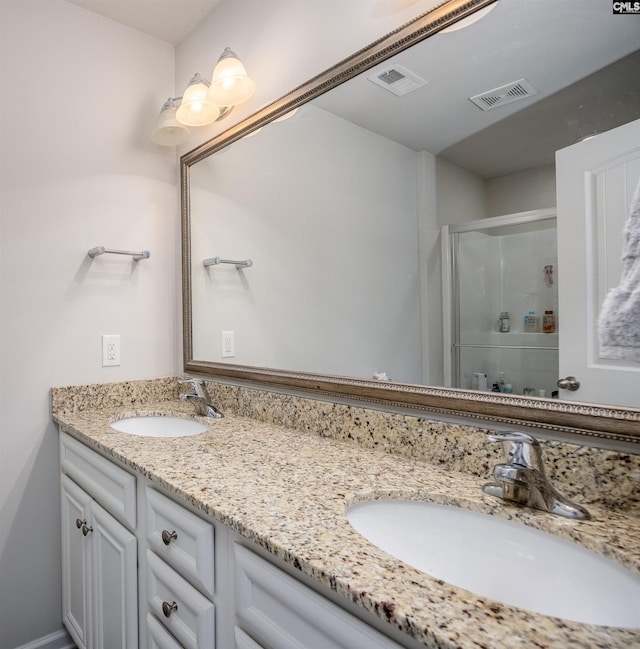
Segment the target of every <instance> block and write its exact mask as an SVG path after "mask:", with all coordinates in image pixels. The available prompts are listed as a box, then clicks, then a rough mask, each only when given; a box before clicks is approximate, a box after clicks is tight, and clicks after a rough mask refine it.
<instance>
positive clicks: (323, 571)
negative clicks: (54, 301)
mask: <svg viewBox="0 0 640 649" xmlns="http://www.w3.org/2000/svg"><path fill="white" fill-rule="evenodd" d="M191 412H192V406H191V405H190V404H186V403H183V402H180V401H175V402H174V401H164V402H160V403H157V404H155V405H151V406H146V407H142V408H128V409H127V408H122V407H116V408H102V409H87V410H84V411H81V412H74V413H71V414H69V413H65V412H58V413H56V412H54V420H55V421H56V422H57V423H58V424H60V426H61V428H62V430H64V431H65V432H67V433H69V434H71V435H72V436H74V437H76V438H77V439H79V440H80V441H82V442H85V443H86V444H88V445H89V446H92V447H93V448H95V449H97V450H99V451H101V452H102V453H104V454H105V455H107V456H109V457H112V458H115V459H117V460H119V461H120V462H122V463H124V464H125V465H127V466H129V467H131V468H132V469H134V470H136V471H138V472H140V473H142V474H143V475H145V476H147V477H148V478H149V479H150V480H152V481H153V482H154V483H156V484H158V485H161V486H162V487H164V488H166V489H167V490H169V491H170V492H172V493H174V494H175V495H176V496H177V497H179V498H181V499H183V500H186V501H187V502H189V503H191V504H192V505H194V506H195V507H196V508H198V509H200V510H201V511H203V512H205V513H206V514H208V515H210V516H212V517H214V518H215V519H217V520H218V521H220V522H222V523H224V524H226V525H228V526H230V527H231V528H232V529H234V530H236V531H237V532H239V533H240V534H241V535H243V536H244V537H246V538H248V539H250V540H252V541H254V542H255V543H257V544H258V545H260V546H261V547H263V548H265V549H266V550H268V551H269V552H271V553H272V554H273V555H275V556H277V557H280V558H281V559H283V560H284V561H286V562H288V563H290V564H293V565H295V566H296V567H297V568H299V569H300V570H301V571H302V572H303V573H305V574H306V575H308V576H310V577H312V578H314V579H316V580H317V581H318V582H321V583H322V584H324V585H326V586H328V587H330V588H331V589H332V590H334V591H335V592H337V593H338V594H340V595H342V596H344V597H346V598H348V599H349V600H351V601H353V602H355V603H356V604H357V605H359V606H361V607H363V608H364V609H366V610H368V611H371V612H372V613H374V614H375V615H377V616H378V617H379V618H381V619H383V620H386V621H388V622H389V623H391V624H392V625H394V626H395V627H397V628H399V629H401V630H403V631H404V632H405V633H407V634H408V635H409V636H411V637H413V638H415V639H416V640H417V641H418V642H420V643H422V644H424V645H425V646H427V647H438V648H442V649H444V648H447V649H454V648H456V649H457V648H461V649H467V648H469V649H470V648H476V649H477V648H478V647H485V648H491V649H507V648H515V647H517V648H529V647H545V649H550V648H554V647H557V648H566V647H569V646H571V647H572V648H573V647H584V648H586V647H590V648H591V647H598V648H605V647H618V648H620V649H622V648H624V649H629V648H630V647H632V646H640V629H638V630H629V629H616V628H610V627H602V626H593V625H586V624H581V623H577V622H569V621H565V620H559V619H557V618H551V617H547V616H544V615H540V614H536V613H532V612H529V611H526V610H523V609H519V608H516V607H513V606H508V605H505V604H501V603H499V602H495V601H493V600H490V599H487V598H484V597H481V596H478V595H475V594H473V593H470V592H469V591H466V590H463V589H460V588H457V587H454V586H450V585H449V584H447V583H443V582H442V581H439V580H437V579H435V578H433V577H430V576H428V575H426V574H424V573H422V572H420V571H418V570H416V569H414V568H412V567H411V566H409V565H407V564H405V563H403V562H401V561H398V560H396V559H394V558H393V557H391V556H390V555H388V554H386V553H385V552H384V551H382V550H379V549H378V548H376V547H375V546H374V545H372V544H371V543H369V542H368V541H367V540H366V539H364V538H363V537H362V536H361V535H360V534H358V533H357V532H356V531H355V530H354V529H353V528H352V527H351V525H350V524H349V522H348V521H347V519H346V516H345V509H346V507H347V506H349V505H350V504H352V503H354V502H358V501H361V500H369V499H372V498H409V499H421V500H427V501H432V502H436V503H443V504H455V505H460V506H463V507H466V508H469V509H472V510H476V511H479V512H484V513H490V514H493V515H497V516H502V517H505V518H509V519H518V520H520V521H522V522H524V523H526V524H528V525H531V526H534V527H536V528H538V529H542V530H545V531H549V532H552V533H554V534H557V535H559V536H562V537H564V538H567V539H570V540H573V541H576V542H578V543H581V544H582V545H584V546H586V547H588V548H590V549H593V550H595V551H597V552H599V553H601V554H604V555H607V556H610V557H612V558H614V559H616V560H617V561H619V562H620V563H622V564H623V565H625V566H627V567H629V568H630V569H632V570H633V571H635V572H637V573H640V543H639V542H638V539H640V519H638V518H637V517H632V516H628V515H625V514H621V513H613V512H609V511H607V510H604V509H597V508H594V507H591V506H590V507H589V509H590V510H591V513H592V515H593V516H594V520H593V521H586V522H575V521H570V520H567V519H563V518H561V517H558V516H553V515H550V514H546V513H543V512H537V511H534V510H529V509H524V508H519V507H516V506H510V505H506V504H503V503H502V502H501V501H498V500H496V499H494V498H491V497H489V496H486V495H485V494H484V493H483V492H482V490H481V486H482V484H483V483H484V482H485V480H482V479H479V478H477V477H474V476H469V475H466V474H463V473H457V472H451V471H445V470H443V469H441V468H438V467H437V466H433V465H429V464H426V463H420V462H415V461H412V460H408V459H405V458H401V457H398V456H395V455H392V454H388V453H384V452H382V451H379V450H372V449H367V448H363V447H362V446H359V445H358V444H357V443H351V442H342V441H338V440H332V439H325V438H322V437H320V436H317V435H314V434H311V433H305V432H299V431H294V430H289V429H286V428H282V427H278V426H274V425H272V424H267V423H262V422H260V421H256V420H253V419H247V418H243V417H233V416H227V417H225V418H224V419H221V420H216V421H212V420H209V422H211V425H210V427H209V430H208V431H207V432H205V433H202V434H199V435H195V436H192V437H181V438H149V437H138V436H134V435H129V434H126V433H119V432H117V431H115V430H114V429H112V428H110V427H109V423H110V422H111V421H113V420H114V419H116V418H118V419H119V418H122V417H125V416H131V415H134V414H177V415H186V414H187V413H191ZM200 419H201V420H202V421H207V420H206V419H204V418H200ZM505 569H508V568H507V567H505Z"/></svg>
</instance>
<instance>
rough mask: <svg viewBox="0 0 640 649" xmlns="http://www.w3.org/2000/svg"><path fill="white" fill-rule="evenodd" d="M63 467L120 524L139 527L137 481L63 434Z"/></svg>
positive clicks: (61, 446)
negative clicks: (137, 522) (137, 518)
mask: <svg viewBox="0 0 640 649" xmlns="http://www.w3.org/2000/svg"><path fill="white" fill-rule="evenodd" d="M60 466H61V468H62V471H63V472H64V473H66V474H67V475H68V476H70V477H71V478H73V480H75V482H77V483H78V484H79V485H80V486H81V487H82V488H83V489H84V490H85V491H86V492H87V493H88V494H89V495H90V496H92V497H93V498H94V499H95V500H96V501H97V502H99V503H100V504H101V505H102V506H103V507H104V508H105V509H106V510H107V511H108V512H109V513H110V514H112V515H113V516H115V518H117V519H118V520H119V521H120V522H121V523H124V524H125V525H127V526H129V528H130V529H135V527H136V478H135V476H134V475H132V474H131V473H127V472H126V471H125V470H124V469H121V468H120V467H119V466H116V465H115V464H113V462H111V461H109V460H107V459H106V458H104V457H102V456H101V455H99V454H98V453H96V452H95V451H92V450H91V449H90V448H89V447H87V446H85V445H84V444H81V443H80V442H78V441H77V440H75V439H73V437H70V436H69V435H67V434H66V433H62V432H61V433H60Z"/></svg>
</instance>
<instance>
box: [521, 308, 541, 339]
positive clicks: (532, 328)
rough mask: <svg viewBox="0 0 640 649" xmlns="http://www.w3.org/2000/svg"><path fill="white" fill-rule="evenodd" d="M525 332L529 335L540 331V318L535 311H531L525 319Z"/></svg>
mask: <svg viewBox="0 0 640 649" xmlns="http://www.w3.org/2000/svg"><path fill="white" fill-rule="evenodd" d="M524 331H525V333H529V334H530V333H535V332H536V331H538V318H537V316H536V313H535V311H529V313H527V315H526V316H525V317H524Z"/></svg>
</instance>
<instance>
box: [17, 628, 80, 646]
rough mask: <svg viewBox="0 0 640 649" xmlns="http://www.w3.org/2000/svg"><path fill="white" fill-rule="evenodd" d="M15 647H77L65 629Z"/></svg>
mask: <svg viewBox="0 0 640 649" xmlns="http://www.w3.org/2000/svg"><path fill="white" fill-rule="evenodd" d="M15 649H76V645H75V644H74V642H73V640H72V639H71V636H70V635H69V634H68V633H67V632H66V631H65V630H64V629H61V630H60V631H56V632H55V633H50V634H49V635H45V636H43V637H42V638H38V639H37V640H33V641H32V642H28V643H27V644H23V645H21V646H19V647H16V648H15Z"/></svg>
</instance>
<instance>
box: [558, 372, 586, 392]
mask: <svg viewBox="0 0 640 649" xmlns="http://www.w3.org/2000/svg"><path fill="white" fill-rule="evenodd" d="M556 385H557V386H558V387H559V388H560V389H561V390H570V391H571V392H575V391H576V390H577V389H578V388H579V387H580V379H577V378H576V377H575V376H567V377H566V378H564V379H558V382H557V383H556Z"/></svg>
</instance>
